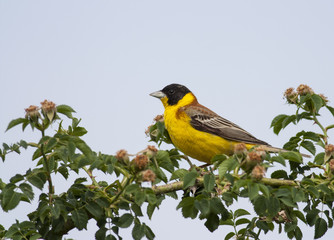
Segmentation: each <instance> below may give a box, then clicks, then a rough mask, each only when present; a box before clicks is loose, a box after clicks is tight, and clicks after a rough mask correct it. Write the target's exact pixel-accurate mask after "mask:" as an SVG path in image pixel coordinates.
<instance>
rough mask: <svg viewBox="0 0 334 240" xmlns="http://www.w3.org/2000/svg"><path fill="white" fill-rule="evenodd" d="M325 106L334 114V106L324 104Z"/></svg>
mask: <svg viewBox="0 0 334 240" xmlns="http://www.w3.org/2000/svg"><path fill="white" fill-rule="evenodd" d="M326 108H327V109H328V111H330V112H331V114H332V115H333V116H334V108H333V107H331V106H326Z"/></svg>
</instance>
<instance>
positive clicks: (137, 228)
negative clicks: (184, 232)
mask: <svg viewBox="0 0 334 240" xmlns="http://www.w3.org/2000/svg"><path fill="white" fill-rule="evenodd" d="M144 235H145V227H144V226H143V225H141V224H140V223H138V222H137V221H135V225H134V227H133V229H132V237H133V239H135V240H140V239H142V238H143V237H144Z"/></svg>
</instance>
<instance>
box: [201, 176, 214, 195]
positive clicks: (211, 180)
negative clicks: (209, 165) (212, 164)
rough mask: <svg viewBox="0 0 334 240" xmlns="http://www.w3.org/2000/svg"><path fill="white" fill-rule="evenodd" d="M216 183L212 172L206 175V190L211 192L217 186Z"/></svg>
mask: <svg viewBox="0 0 334 240" xmlns="http://www.w3.org/2000/svg"><path fill="white" fill-rule="evenodd" d="M215 184H216V180H215V176H214V175H213V174H212V173H210V174H206V175H204V189H205V191H207V192H211V191H212V190H213V188H214V187H215Z"/></svg>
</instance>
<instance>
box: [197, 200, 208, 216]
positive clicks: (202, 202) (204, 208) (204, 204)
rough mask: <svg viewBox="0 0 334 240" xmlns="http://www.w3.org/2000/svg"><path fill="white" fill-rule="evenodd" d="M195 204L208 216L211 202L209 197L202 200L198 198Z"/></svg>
mask: <svg viewBox="0 0 334 240" xmlns="http://www.w3.org/2000/svg"><path fill="white" fill-rule="evenodd" d="M194 206H195V207H196V208H197V209H198V210H199V211H200V212H201V214H202V215H203V216H204V217H206V216H207V214H209V212H210V203H209V200H208V199H205V198H203V199H201V200H200V201H198V200H196V201H195V202H194Z"/></svg>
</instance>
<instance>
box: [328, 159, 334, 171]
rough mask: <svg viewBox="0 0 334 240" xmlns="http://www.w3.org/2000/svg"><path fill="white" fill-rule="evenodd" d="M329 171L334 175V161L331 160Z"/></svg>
mask: <svg viewBox="0 0 334 240" xmlns="http://www.w3.org/2000/svg"><path fill="white" fill-rule="evenodd" d="M329 169H330V170H331V172H332V173H334V159H331V160H330V161H329Z"/></svg>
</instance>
